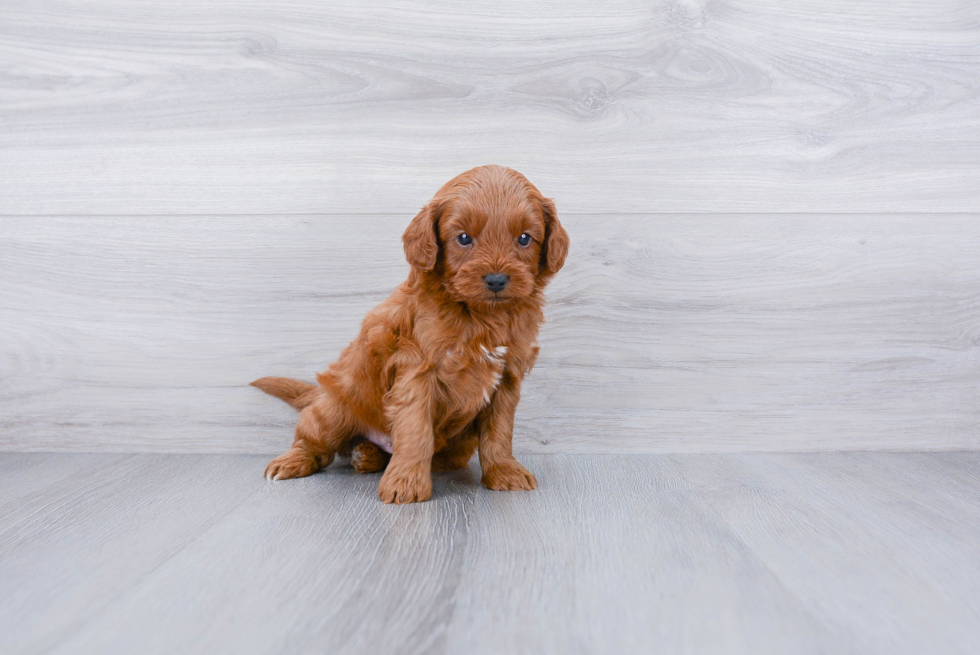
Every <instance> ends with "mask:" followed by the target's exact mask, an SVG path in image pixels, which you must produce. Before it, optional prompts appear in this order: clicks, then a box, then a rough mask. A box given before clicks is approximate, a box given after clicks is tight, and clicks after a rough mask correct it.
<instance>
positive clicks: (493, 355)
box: [480, 345, 507, 366]
mask: <svg viewBox="0 0 980 655" xmlns="http://www.w3.org/2000/svg"><path fill="white" fill-rule="evenodd" d="M480 351H481V352H483V356H484V357H485V358H486V360H487V361H488V362H490V363H491V364H493V365H494V366H500V365H501V364H503V363H504V357H506V356H507V346H497V347H496V348H494V349H493V352H491V351H490V350H489V349H488V348H487V347H486V346H483V345H481V346H480Z"/></svg>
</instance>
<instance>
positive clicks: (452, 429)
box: [252, 166, 569, 504]
mask: <svg viewBox="0 0 980 655" xmlns="http://www.w3.org/2000/svg"><path fill="white" fill-rule="evenodd" d="M402 242H403V244H404V247H405V255H406V257H407V259H408V262H409V263H410V264H411V265H412V270H411V272H410V273H409V276H408V279H407V280H406V281H405V282H404V283H403V284H402V285H401V286H400V287H398V288H397V289H396V290H395V291H394V293H392V294H391V296H390V297H389V298H388V299H387V300H385V301H384V302H383V303H381V304H380V305H378V307H376V308H375V309H374V310H372V311H371V312H370V313H369V314H368V315H367V317H366V318H365V319H364V322H363V324H362V325H361V332H360V334H359V335H358V336H357V338H356V339H355V340H354V341H353V342H352V343H351V344H350V345H349V346H348V347H347V348H346V349H345V350H344V351H343V352H342V353H341V355H340V359H338V360H337V361H336V362H335V363H333V364H332V365H331V366H330V367H329V368H328V369H327V370H326V371H325V372H324V373H320V374H318V375H317V381H318V382H319V385H318V386H315V385H311V384H306V383H304V382H299V381H297V380H290V379H288V378H262V379H260V380H256V381H255V382H253V383H252V385H254V386H256V387H258V388H259V389H261V390H263V391H265V392H266V393H269V394H272V395H273V396H277V397H279V398H282V399H283V400H285V401H287V402H288V403H290V404H291V405H292V406H293V407H296V408H297V409H300V410H302V411H301V413H300V418H299V423H298V424H297V426H296V438H295V441H294V442H293V446H292V448H290V449H289V450H288V451H286V452H285V453H284V454H282V455H280V456H279V457H277V458H275V459H274V460H272V462H270V463H269V466H268V467H267V468H266V472H265V473H266V477H267V478H270V479H274V480H285V479H289V478H299V477H303V476H306V475H310V474H312V473H315V472H316V471H317V470H319V469H320V468H322V467H325V466H327V465H329V464H330V462H332V461H333V458H334V455H336V454H341V455H349V456H351V458H352V463H353V465H354V468H355V469H357V470H358V471H361V472H372V471H379V470H381V469H385V472H384V475H383V476H382V477H381V482H380V484H379V485H378V496H379V497H380V498H381V500H383V501H384V502H386V503H399V504H400V503H411V502H417V501H424V500H428V499H429V498H430V497H431V496H432V478H431V471H432V470H433V469H434V470H437V471H446V470H452V469H458V468H462V467H464V466H466V465H467V463H468V462H469V460H470V457H471V456H472V455H473V452H474V451H475V450H477V449H479V453H480V466H481V468H482V470H483V480H482V481H483V484H484V485H485V486H486V487H488V488H489V489H534V488H535V487H536V486H537V480H535V478H534V476H533V475H531V473H530V472H528V470H527V469H525V468H524V467H523V466H521V464H520V463H519V462H518V461H517V460H516V459H515V458H514V455H513V453H512V450H511V439H512V432H513V428H514V410H515V409H516V408H517V402H518V400H519V399H520V395H521V381H522V380H523V379H524V376H525V375H527V374H528V373H529V372H530V370H531V367H532V366H533V365H534V361H535V359H536V358H537V356H538V344H537V334H538V327H539V326H540V325H541V322H542V321H543V319H544V314H543V312H542V308H543V306H544V295H543V291H544V288H545V285H546V284H547V283H548V281H549V280H551V278H552V277H553V276H554V274H555V273H557V272H558V270H559V269H560V268H561V267H562V264H563V263H564V261H565V255H566V254H567V253H568V245H569V240H568V234H567V233H566V232H565V230H564V228H563V227H562V226H561V224H560V223H559V222H558V216H557V214H556V212H555V205H554V203H553V202H552V201H551V200H549V199H547V198H544V197H543V196H542V195H541V193H540V192H539V191H538V190H537V188H535V186H534V185H533V184H531V183H530V182H529V181H528V180H527V179H526V178H525V177H524V176H523V175H521V174H520V173H518V172H517V171H514V170H511V169H509V168H504V167H502V166H481V167H479V168H474V169H472V170H469V171H466V172H465V173H463V174H461V175H459V176H457V177H455V178H453V179H452V180H450V181H449V182H447V183H446V184H445V185H444V186H443V187H442V188H441V189H439V192H438V193H436V195H435V197H434V198H433V199H432V201H431V202H429V204H427V205H426V206H425V207H423V208H422V210H421V211H420V212H419V213H418V215H417V216H416V217H415V218H414V219H412V222H411V223H410V224H409V226H408V228H407V229H406V230H405V234H404V236H403V237H402Z"/></svg>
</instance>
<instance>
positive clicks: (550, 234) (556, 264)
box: [539, 198, 568, 275]
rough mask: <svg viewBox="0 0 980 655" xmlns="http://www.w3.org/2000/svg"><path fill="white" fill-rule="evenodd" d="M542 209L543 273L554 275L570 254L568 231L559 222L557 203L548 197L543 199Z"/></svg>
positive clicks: (541, 264)
mask: <svg viewBox="0 0 980 655" xmlns="http://www.w3.org/2000/svg"><path fill="white" fill-rule="evenodd" d="M541 211H542V213H544V244H543V245H542V246H541V263H540V264H539V266H540V270H541V272H542V273H545V274H550V275H553V274H555V273H557V272H558V271H559V270H560V269H561V267H562V265H563V264H564V263H565V256H566V255H567V254H568V232H566V231H565V228H563V227H562V226H561V223H559V222H558V212H557V211H556V210H555V203H554V202H552V201H551V200H550V199H548V198H544V199H543V200H542V201H541Z"/></svg>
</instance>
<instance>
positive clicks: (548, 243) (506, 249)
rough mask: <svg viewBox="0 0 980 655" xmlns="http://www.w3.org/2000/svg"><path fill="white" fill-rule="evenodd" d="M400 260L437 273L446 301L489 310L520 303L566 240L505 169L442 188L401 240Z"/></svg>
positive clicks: (551, 269)
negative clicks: (446, 293)
mask: <svg viewBox="0 0 980 655" xmlns="http://www.w3.org/2000/svg"><path fill="white" fill-rule="evenodd" d="M403 241H404V243H405V253H406V256H407V257H408V261H409V262H410V263H411V264H412V265H413V266H415V267H416V268H419V269H421V270H423V271H431V272H434V273H435V274H437V275H439V276H440V277H441V279H442V282H443V285H444V287H445V288H446V290H447V291H448V292H449V294H450V295H451V296H452V298H453V299H454V300H457V301H459V302H465V303H466V304H467V305H469V306H471V307H473V308H474V309H478V310H482V311H492V310H493V309H495V308H498V307H505V306H507V305H508V304H510V303H513V302H514V301H519V300H521V299H524V298H527V297H528V296H530V295H531V294H532V293H534V291H535V289H537V288H538V287H540V286H543V284H544V283H546V282H547V280H548V279H550V277H551V276H552V275H553V274H554V273H556V272H557V271H558V269H560V268H561V266H562V264H563V263H564V260H565V255H566V253H567V251H568V235H567V233H566V232H565V230H564V228H562V226H561V224H560V223H559V222H558V216H557V214H556V213H555V206H554V203H552V202H551V201H550V200H548V199H547V198H544V197H542V195H541V193H540V192H539V191H538V190H537V189H536V188H535V187H534V185H532V184H531V183H530V182H528V180H527V179H526V178H525V177H524V176H523V175H521V174H520V173H518V172H517V171H513V170H511V169H508V168H503V167H500V166H483V167H480V168H475V169H473V170H470V171H467V172H466V173H463V174H462V175H460V176H458V177H456V178H454V179H453V180H451V181H450V182H449V183H447V184H446V185H445V186H444V187H443V188H442V189H440V190H439V193H437V194H436V196H435V198H433V200H432V202H430V203H429V204H428V205H427V206H426V207H424V208H423V209H422V211H421V212H419V215H418V216H416V217H415V219H414V220H413V221H412V224H411V225H409V227H408V229H407V230H406V231H405V236H404V237H403Z"/></svg>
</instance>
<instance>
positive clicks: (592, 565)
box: [0, 452, 980, 655]
mask: <svg viewBox="0 0 980 655" xmlns="http://www.w3.org/2000/svg"><path fill="white" fill-rule="evenodd" d="M111 457H114V456H110V455H102V456H91V455H55V456H50V455H41V454H34V455H16V454H3V455H0V470H3V471H13V470H16V469H18V468H19V467H22V466H23V467H28V468H30V470H32V471H35V472H38V473H39V474H40V475H42V476H47V477H56V476H57V475H60V473H44V472H43V471H44V470H45V469H46V468H51V469H52V470H54V471H61V470H63V468H64V464H65V462H70V461H72V459H73V458H74V460H75V461H77V462H78V464H79V466H78V473H77V475H76V476H75V477H73V478H70V479H69V481H68V483H67V484H61V485H57V486H54V487H48V488H45V489H40V490H38V491H37V493H36V495H35V498H34V499H33V500H32V503H31V505H30V507H25V508H24V510H23V511H20V512H15V513H7V512H4V513H2V514H0V535H4V536H3V537H2V538H0V581H2V582H3V584H4V589H5V593H4V594H3V596H2V597H0V610H2V611H0V648H2V650H3V652H4V653H10V654H12V655H19V654H26V653H39V652H53V653H59V654H60V653H65V654H67V653H71V654H72V655H84V654H87V653H107V652H140V653H147V654H148V655H149V654H153V653H176V652H180V653H189V654H194V653H212V654H220V653H236V654H237V653H243V652H249V653H272V652H292V653H300V654H302V653H323V652H344V653H379V652H384V653H419V652H425V653H433V654H435V655H438V654H441V653H464V652H465V653H472V654H474V655H481V654H483V653H517V654H521V653H535V654H548V653H561V654H562V655H564V654H566V653H623V652H651V651H652V650H657V651H662V652H671V653H718V652H725V653H733V654H738V653H751V654H752V655H767V654H770V653H772V654H775V653H779V654H781V655H782V654H786V653H794V654H810V653H814V654H815V653H841V654H844V655H847V654H852V653H853V654H855V655H858V654H860V655H865V654H867V653H875V654H877V653H880V654H882V655H884V654H886V653H887V654H889V655H901V654H904V653H909V654H912V653H916V654H918V653H923V652H929V653H936V654H937V655H946V654H953V653H962V654H964V655H966V654H972V652H973V651H974V650H975V645H976V643H977V640H978V639H980V607H978V603H977V599H980V564H978V563H980V548H978V544H980V532H978V527H977V526H978V523H977V521H976V517H977V512H978V511H980V495H978V492H977V490H978V488H980V474H978V471H980V454H978V453H976V452H972V453H967V452H961V453H930V454H926V453H853V454H847V453H825V454H738V455H696V454H695V455H671V456H665V455H619V456H594V455H591V456H590V455H557V456H525V457H524V458H523V459H524V461H525V463H526V464H527V466H528V467H529V468H530V469H531V470H532V471H533V472H534V473H535V474H536V475H537V476H538V479H539V480H540V482H541V486H540V488H539V489H538V490H537V491H535V492H530V493H524V492H514V493H506V492H490V491H487V490H485V489H482V488H480V487H479V486H478V479H479V475H478V471H477V470H476V469H475V467H471V468H470V469H469V470H464V471H460V472H457V473H454V474H444V475H439V476H437V478H436V483H435V493H434V496H433V500H432V501H430V502H427V503H423V504H419V505H412V506H405V507H392V506H386V505H383V504H381V503H380V502H379V501H378V500H377V498H376V496H375V488H376V485H377V481H378V476H377V475H367V476H362V475H357V474H355V473H353V471H352V470H351V469H350V468H346V467H339V466H333V467H330V468H329V469H327V470H326V471H324V472H322V473H320V474H317V475H314V476H312V477H310V478H305V479H302V480H294V481H288V482H280V483H272V482H266V481H264V480H262V478H261V472H262V468H263V464H264V459H262V458H257V457H254V456H214V455H212V456H191V455H183V456H180V455H162V456H161V455H142V456H135V457H129V458H126V459H123V460H112V461H110V460H109V459H107V458H111ZM99 458H102V459H101V460H100V459H99ZM107 474H108V475H107ZM7 488H9V489H11V490H12V491H14V492H15V493H20V492H25V491H26V489H25V488H21V487H20V486H18V487H7ZM9 535H15V538H10V537H9ZM11 583H16V584H11ZM10 590H13V591H14V593H13V594H11V593H10Z"/></svg>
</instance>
